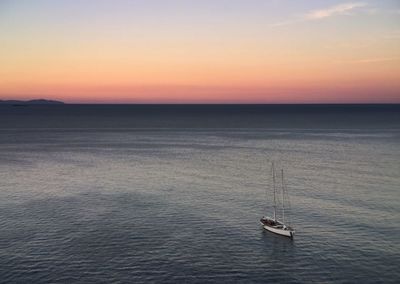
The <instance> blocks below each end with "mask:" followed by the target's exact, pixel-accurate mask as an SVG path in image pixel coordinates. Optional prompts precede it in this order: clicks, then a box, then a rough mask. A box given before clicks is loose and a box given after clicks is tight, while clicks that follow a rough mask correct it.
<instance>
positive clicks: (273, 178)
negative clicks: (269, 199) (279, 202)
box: [272, 162, 276, 221]
mask: <svg viewBox="0 0 400 284" xmlns="http://www.w3.org/2000/svg"><path fill="white" fill-rule="evenodd" d="M272 183H273V187H274V221H276V188H275V166H274V162H272Z"/></svg>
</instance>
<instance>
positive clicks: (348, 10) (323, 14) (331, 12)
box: [271, 2, 368, 27]
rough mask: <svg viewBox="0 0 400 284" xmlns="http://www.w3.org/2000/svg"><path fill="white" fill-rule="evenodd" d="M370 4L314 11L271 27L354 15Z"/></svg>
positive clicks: (359, 3)
mask: <svg viewBox="0 0 400 284" xmlns="http://www.w3.org/2000/svg"><path fill="white" fill-rule="evenodd" d="M367 6H368V4H367V3H364V2H350V3H342V4H339V5H336V6H331V7H328V8H325V9H319V10H312V11H309V12H308V13H306V14H304V15H301V16H298V17H294V18H292V19H289V20H286V21H281V22H277V23H274V24H272V25H271V27H281V26H287V25H291V24H295V23H299V22H305V21H316V20H323V19H326V18H329V17H334V16H341V15H353V14H354V13H355V12H356V11H357V10H360V9H363V8H365V7H367Z"/></svg>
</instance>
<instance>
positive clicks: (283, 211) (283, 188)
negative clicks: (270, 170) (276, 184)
mask: <svg viewBox="0 0 400 284" xmlns="http://www.w3.org/2000/svg"><path fill="white" fill-rule="evenodd" d="M281 173H282V223H285V202H284V198H285V193H284V192H285V187H284V185H283V169H281Z"/></svg>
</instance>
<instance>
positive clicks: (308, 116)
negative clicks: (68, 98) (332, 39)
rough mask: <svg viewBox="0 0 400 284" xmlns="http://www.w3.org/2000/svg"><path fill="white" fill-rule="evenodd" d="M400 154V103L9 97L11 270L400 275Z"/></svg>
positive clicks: (67, 278)
mask: <svg viewBox="0 0 400 284" xmlns="http://www.w3.org/2000/svg"><path fill="white" fill-rule="evenodd" d="M273 160H274V161H275V162H276V163H277V166H278V167H284V168H285V170H286V175H287V186H288V190H289V193H290V198H291V210H290V212H289V213H290V215H289V216H290V220H291V223H292V225H293V226H294V227H295V228H296V231H297V234H296V237H295V239H294V240H293V241H292V240H290V239H287V238H284V237H280V236H276V235H273V234H271V233H269V232H265V231H264V230H263V229H262V228H261V226H260V225H259V223H258V220H259V218H260V217H261V216H262V215H263V214H265V213H270V212H271V206H270V205H271V191H270V188H269V186H270V178H269V170H270V162H271V161H273ZM399 161H400V107H399V106H398V105H382V106H376V105H375V106H374V105H369V106H365V105H364V106H354V105H353V106H318V105H314V106H83V105H81V106H79V105H65V106H25V107H13V106H0V282H5V283H65V282H68V283H69V282H71V283H99V282H100V283H101V282H103V283H104V282H107V283H108V282H120V283H143V282H158V283H180V282H194V283H220V282H226V283H231V282H242V283H269V282H271V283H277V282H283V283H285V282H286V283H310V282H317V283H357V282H358V283H397V282H398V281H399V279H400V272H399V270H398V267H399V265H400V241H399V240H400V239H399V238H400V237H399V236H400V226H399V224H400V206H399V205H400V192H399V190H400V163H399ZM266 193H267V194H266Z"/></svg>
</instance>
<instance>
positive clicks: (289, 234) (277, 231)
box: [263, 225, 294, 238]
mask: <svg viewBox="0 0 400 284" xmlns="http://www.w3.org/2000/svg"><path fill="white" fill-rule="evenodd" d="M263 227H264V229H265V230H267V231H270V232H272V233H275V234H278V235H281V236H285V237H289V238H293V237H294V231H292V230H284V229H279V228H274V227H270V226H266V225H263Z"/></svg>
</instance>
